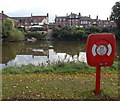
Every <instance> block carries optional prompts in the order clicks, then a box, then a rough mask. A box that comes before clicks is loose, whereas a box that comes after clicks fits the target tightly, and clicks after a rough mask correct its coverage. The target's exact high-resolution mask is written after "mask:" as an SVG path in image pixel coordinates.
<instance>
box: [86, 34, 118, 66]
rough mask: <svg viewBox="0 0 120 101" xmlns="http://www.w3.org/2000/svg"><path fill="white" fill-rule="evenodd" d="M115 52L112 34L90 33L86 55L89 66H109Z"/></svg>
mask: <svg viewBox="0 0 120 101" xmlns="http://www.w3.org/2000/svg"><path fill="white" fill-rule="evenodd" d="M115 52H116V41H115V36H114V34H90V35H89V36H88V41H87V48H86V56H87V63H88V64H89V65H90V66H100V67H101V66H111V65H112V64H113V61H114V57H115Z"/></svg>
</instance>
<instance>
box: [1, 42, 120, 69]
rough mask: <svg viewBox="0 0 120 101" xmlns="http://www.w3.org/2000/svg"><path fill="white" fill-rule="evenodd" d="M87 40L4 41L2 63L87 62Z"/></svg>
mask: <svg viewBox="0 0 120 101" xmlns="http://www.w3.org/2000/svg"><path fill="white" fill-rule="evenodd" d="M119 46H120V42H117V56H116V58H115V59H116V60H117V61H118V60H120V58H119V56H120V52H119V50H120V48H119ZM85 48H86V41H36V42H27V41H21V42H3V43H2V63H0V68H3V67H6V66H15V65H17V66H21V65H27V64H34V65H48V64H54V63H57V62H59V61H63V62H67V61H79V62H80V61H81V62H86V54H85Z"/></svg>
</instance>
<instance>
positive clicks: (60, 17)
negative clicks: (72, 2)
mask: <svg viewBox="0 0 120 101" xmlns="http://www.w3.org/2000/svg"><path fill="white" fill-rule="evenodd" d="M56 19H66V16H58V17H56Z"/></svg>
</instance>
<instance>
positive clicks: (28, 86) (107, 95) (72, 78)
mask: <svg viewBox="0 0 120 101" xmlns="http://www.w3.org/2000/svg"><path fill="white" fill-rule="evenodd" d="M2 78H3V82H2V83H3V85H2V86H3V89H2V90H3V99H99V100H102V99H105V101H110V100H112V99H117V98H118V76H117V74H104V73H102V75H101V89H102V90H101V94H99V95H95V94H94V93H93V91H94V89H95V73H93V74H88V73H75V74H62V73H61V74H46V73H44V74H39V73H38V74H16V75H15V74H10V75H9V74H4V75H3V76H2ZM108 78H109V79H108ZM112 101H114V100H112Z"/></svg>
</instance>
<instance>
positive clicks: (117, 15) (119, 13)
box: [110, 1, 120, 28]
mask: <svg viewBox="0 0 120 101" xmlns="http://www.w3.org/2000/svg"><path fill="white" fill-rule="evenodd" d="M110 19H111V20H114V21H115V22H116V24H117V26H118V28H120V1H119V2H116V3H115V5H114V6H113V7H112V12H111V16H110Z"/></svg>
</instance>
